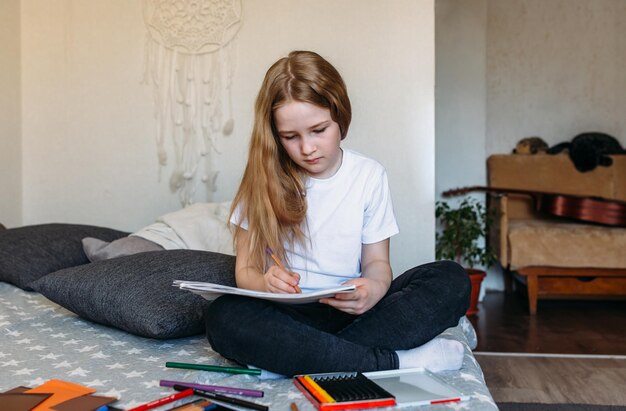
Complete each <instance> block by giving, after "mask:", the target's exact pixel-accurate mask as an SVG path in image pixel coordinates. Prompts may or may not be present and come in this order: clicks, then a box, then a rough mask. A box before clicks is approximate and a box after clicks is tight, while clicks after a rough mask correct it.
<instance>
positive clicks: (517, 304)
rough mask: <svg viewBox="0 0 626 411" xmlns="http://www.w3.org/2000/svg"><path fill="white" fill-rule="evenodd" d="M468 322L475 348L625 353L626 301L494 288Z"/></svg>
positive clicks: (500, 350) (488, 349)
mask: <svg viewBox="0 0 626 411" xmlns="http://www.w3.org/2000/svg"><path fill="white" fill-rule="evenodd" d="M470 320H471V321H472V323H473V324H474V327H475V328H476V332H477V334H478V347H477V349H476V350H477V351H490V352H525V353H559V354H596V355H597V354H608V355H626V300H612V301H610V300H609V301H597V300H595V301H594V300H582V301H573V300H540V301H539V305H538V310H537V314H536V315H535V316H531V315H529V314H528V303H527V301H526V299H525V297H524V296H522V295H519V294H518V293H511V294H506V293H503V292H490V293H487V294H486V295H485V298H484V299H483V301H482V302H481V303H480V308H479V313H478V315H477V316H475V317H471V318H470Z"/></svg>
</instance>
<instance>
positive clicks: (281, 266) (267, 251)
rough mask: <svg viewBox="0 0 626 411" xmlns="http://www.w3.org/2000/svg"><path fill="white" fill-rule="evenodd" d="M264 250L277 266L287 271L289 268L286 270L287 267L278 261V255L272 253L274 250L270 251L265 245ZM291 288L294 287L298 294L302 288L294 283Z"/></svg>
mask: <svg viewBox="0 0 626 411" xmlns="http://www.w3.org/2000/svg"><path fill="white" fill-rule="evenodd" d="M265 252H266V253H267V254H268V255H269V256H270V257H272V260H274V262H275V263H276V265H277V266H279V267H280V268H281V269H282V270H284V271H287V272H289V270H287V269H286V268H285V266H284V265H283V263H281V262H280V260H279V259H278V257H276V255H275V254H274V251H272V249H271V248H269V247H267V248H266V249H265ZM293 288H295V289H296V292H297V293H298V294H299V293H302V290H301V289H300V287H298V285H294V286H293Z"/></svg>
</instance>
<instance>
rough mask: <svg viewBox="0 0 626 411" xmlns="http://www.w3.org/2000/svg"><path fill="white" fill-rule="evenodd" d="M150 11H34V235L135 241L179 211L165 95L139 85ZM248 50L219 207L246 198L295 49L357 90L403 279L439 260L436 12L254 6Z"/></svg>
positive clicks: (48, 7)
mask: <svg viewBox="0 0 626 411" xmlns="http://www.w3.org/2000/svg"><path fill="white" fill-rule="evenodd" d="M141 4H142V2H141V1H138V0H137V1H128V0H111V1H106V2H102V1H99V0H81V1H76V0H22V12H21V17H22V22H23V24H22V37H23V39H22V54H23V58H22V61H23V67H22V77H23V88H22V97H23V139H22V140H23V146H24V149H23V150H24V152H23V161H24V166H23V169H24V172H23V184H22V187H23V190H24V205H23V214H24V223H25V224H35V223H44V222H51V221H59V222H74V223H89V224H98V225H104V226H110V227H114V228H119V229H124V230H131V231H132V230H135V229H138V228H139V227H141V226H143V225H146V224H148V223H150V222H152V221H153V220H154V218H155V217H156V216H158V215H160V214H163V213H165V212H168V211H171V210H174V209H176V208H178V207H179V203H178V199H177V196H176V195H175V194H172V193H170V192H169V190H168V187H167V180H168V178H167V177H166V176H169V171H171V169H166V170H164V171H163V176H164V178H163V179H162V180H161V181H159V180H158V178H157V175H158V166H157V162H156V157H155V147H154V129H155V122H154V118H153V102H152V90H151V88H150V87H149V86H146V85H142V84H140V80H141V77H142V74H143V56H144V49H143V46H144V34H145V33H144V24H143V20H142V10H141ZM236 41H237V46H238V56H237V68H236V71H235V77H234V85H233V99H234V118H235V131H234V133H233V135H232V136H231V137H228V138H227V139H225V140H224V141H223V144H222V151H223V154H222V155H221V156H220V157H218V159H217V163H218V165H219V168H220V169H221V174H220V177H219V180H218V191H217V192H216V193H215V194H214V196H213V199H215V200H225V199H230V198H232V196H233V194H234V192H235V190H236V186H237V183H238V180H239V178H240V176H241V173H242V171H243V167H244V164H245V159H246V153H247V145H248V134H249V132H250V129H251V124H252V105H253V101H254V98H255V95H256V92H257V90H258V88H259V86H260V82H261V79H262V77H263V75H264V73H265V70H266V69H267V68H268V66H269V65H270V64H271V63H272V62H273V61H275V60H276V59H277V58H279V57H282V56H283V55H285V54H286V53H287V52H289V51H290V50H292V49H312V50H316V51H318V52H319V53H320V54H322V55H323V56H325V57H327V58H328V59H329V60H330V61H331V62H332V63H334V64H335V65H336V66H337V67H338V69H339V70H340V71H341V72H342V74H343V76H344V78H345V80H346V83H347V85H348V88H349V92H350V95H351V98H352V101H353V108H354V113H353V124H352V126H351V129H350V135H349V136H348V139H347V140H346V145H347V146H348V147H351V148H354V149H356V150H359V151H361V152H363V153H365V154H368V155H370V156H372V157H375V158H376V159H378V160H379V161H380V162H382V163H383V164H384V165H385V166H386V167H387V169H388V171H389V177H390V183H391V189H392V194H393V199H394V205H395V209H396V214H397V217H398V221H399V224H400V228H401V234H400V235H399V236H397V237H395V238H394V239H393V240H392V259H393V261H394V270H395V271H396V272H400V271H402V270H404V269H406V268H409V267H411V266H413V265H416V264H418V263H421V262H426V261H429V260H432V258H433V255H434V252H433V249H434V216H433V213H434V211H433V199H434V0H419V1H414V0H393V1H388V2H381V1H379V0H344V1H341V2H337V1H335V0H320V1H315V2H310V1H305V0H264V1H255V0H243V26H242V28H241V30H240V32H239V33H238V36H237V40H236ZM171 149H172V148H171V144H170V145H168V150H170V156H171V155H172V154H171ZM205 198H206V194H205V193H202V192H200V193H199V195H198V196H197V197H196V200H197V201H204V199H205Z"/></svg>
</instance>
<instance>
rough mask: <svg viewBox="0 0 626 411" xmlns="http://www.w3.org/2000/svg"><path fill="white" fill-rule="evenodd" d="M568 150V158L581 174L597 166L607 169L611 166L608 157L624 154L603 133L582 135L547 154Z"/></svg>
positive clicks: (613, 139)
mask: <svg viewBox="0 0 626 411" xmlns="http://www.w3.org/2000/svg"><path fill="white" fill-rule="evenodd" d="M563 150H569V157H570V158H571V159H572V162H573V163H574V167H576V169H577V170H578V171H580V172H581V173H584V172H585V171H591V170H593V169H595V168H596V167H597V166H604V167H608V166H610V165H611V164H613V160H612V159H611V157H609V155H612V154H626V150H624V149H623V148H622V146H621V145H620V143H619V141H617V139H616V138H615V137H612V136H610V135H608V134H604V133H595V132H594V133H582V134H579V135H577V136H576V137H574V138H573V139H572V141H571V142H565V143H560V144H557V145H556V146H554V147H551V148H549V149H548V154H557V153H560V152H561V151H563Z"/></svg>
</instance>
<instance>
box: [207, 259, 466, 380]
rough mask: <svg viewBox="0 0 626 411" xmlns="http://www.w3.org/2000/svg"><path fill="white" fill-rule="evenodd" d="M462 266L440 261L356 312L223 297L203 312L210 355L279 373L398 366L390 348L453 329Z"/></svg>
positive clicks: (460, 305)
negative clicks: (360, 312) (369, 305)
mask: <svg viewBox="0 0 626 411" xmlns="http://www.w3.org/2000/svg"><path fill="white" fill-rule="evenodd" d="M469 297H470V281H469V278H468V275H467V273H466V272H465V270H463V268H462V267H461V266H459V265H458V264H456V263H454V262H451V261H438V262H434V263H430V264H425V265H421V266H418V267H415V268H412V269H410V270H408V271H407V272H405V273H404V274H402V275H401V276H399V277H398V278H396V279H394V280H393V282H392V283H391V287H390V288H389V291H388V292H387V294H386V295H385V297H384V298H383V299H382V300H380V301H379V302H378V304H376V305H375V306H374V307H373V308H371V309H370V310H369V311H367V312H366V313H364V314H362V315H351V314H347V313H344V312H342V311H339V310H336V309H334V308H332V307H330V306H328V305H325V304H319V303H313V304H303V305H287V304H277V303H273V302H269V301H266V300H261V299H255V298H248V297H240V296H232V295H225V296H222V297H219V298H218V299H216V300H215V301H214V302H213V303H211V304H210V305H209V306H208V307H207V309H206V311H205V321H206V329H207V337H208V340H209V343H210V344H211V346H212V347H213V349H214V350H215V351H217V352H218V353H220V354H221V355H223V356H224V357H226V358H229V359H231V360H234V361H237V362H239V363H241V364H249V365H254V366H256V367H259V368H263V369H265V370H268V371H272V372H276V373H279V374H284V375H289V376H291V375H295V374H305V373H318V372H335V371H363V372H365V371H377V370H388V369H395V368H398V356H397V354H396V353H395V351H396V350H406V349H409V348H414V347H418V346H420V345H422V344H424V343H426V342H428V341H430V340H431V339H433V338H434V337H436V336H437V335H439V334H440V333H441V332H443V331H444V330H445V329H446V328H449V327H452V326H455V325H456V324H457V323H458V321H459V319H460V318H461V316H463V315H464V314H465V311H466V310H467V307H468V305H469Z"/></svg>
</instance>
